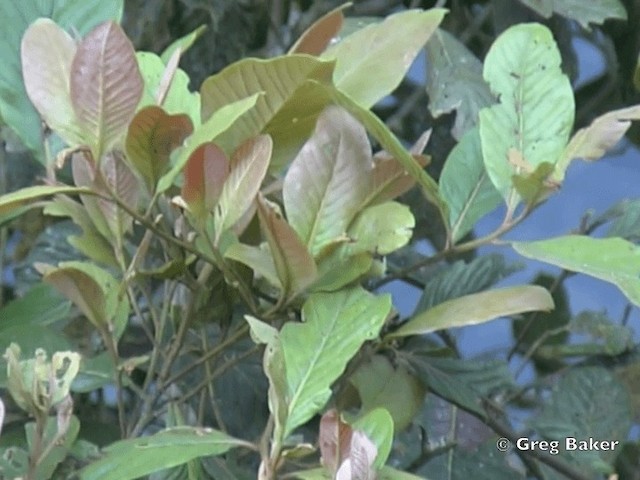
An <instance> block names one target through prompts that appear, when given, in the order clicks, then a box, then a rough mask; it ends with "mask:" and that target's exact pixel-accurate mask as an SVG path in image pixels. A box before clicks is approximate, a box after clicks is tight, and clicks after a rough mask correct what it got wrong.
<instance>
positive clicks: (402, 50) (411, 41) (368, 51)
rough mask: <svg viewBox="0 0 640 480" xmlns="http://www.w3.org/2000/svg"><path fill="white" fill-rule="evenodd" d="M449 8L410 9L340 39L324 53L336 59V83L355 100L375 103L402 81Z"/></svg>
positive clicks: (365, 103) (366, 106)
mask: <svg viewBox="0 0 640 480" xmlns="http://www.w3.org/2000/svg"><path fill="white" fill-rule="evenodd" d="M445 13H446V10H443V9H431V10H427V11H421V10H408V11H404V12H400V13H396V14H393V15H390V16H388V17H387V18H385V19H384V20H383V21H382V22H380V23H378V24H375V25H369V26H367V27H365V28H363V29H361V30H358V31H357V32H355V33H353V34H351V35H349V36H348V37H346V38H344V39H343V40H341V41H340V42H339V43H338V44H336V45H334V46H332V47H330V48H329V49H327V51H326V52H325V53H324V55H323V58H327V59H335V60H336V69H335V71H334V73H333V81H334V84H335V85H336V86H337V87H338V89H340V90H341V91H342V92H344V93H346V94H347V95H348V96H349V97H351V98H352V99H353V100H354V101H355V102H356V103H358V104H359V105H362V106H363V107H365V108H369V107H371V106H373V105H374V104H375V103H376V102H377V101H378V100H380V99H382V98H383V97H384V96H386V95H388V94H389V93H390V92H391V91H392V90H394V89H395V88H396V87H397V86H398V85H399V84H400V81H401V80H402V78H403V77H404V75H405V74H406V72H407V70H409V67H410V66H411V64H412V63H413V60H414V59H415V57H416V55H418V53H419V52H420V50H421V49H422V47H423V46H424V44H425V43H426V42H427V40H428V39H429V37H430V36H431V34H432V33H433V32H434V31H435V29H436V28H437V27H438V25H439V24H440V22H441V21H442V18H443V17H444V14H445Z"/></svg>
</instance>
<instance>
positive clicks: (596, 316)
mask: <svg viewBox="0 0 640 480" xmlns="http://www.w3.org/2000/svg"><path fill="white" fill-rule="evenodd" d="M571 330H572V331H573V332H575V333H578V334H586V335H589V336H590V337H591V338H593V339H594V340H600V341H601V344H602V347H603V349H602V352H603V353H604V354H606V355H612V356H615V355H620V354H622V353H624V352H625V351H628V350H631V349H632V348H633V345H634V342H633V330H631V329H630V328H629V327H628V326H626V325H619V324H617V323H614V322H613V321H611V319H610V318H608V317H607V315H605V314H604V313H603V312H590V311H584V312H580V313H579V314H578V315H577V316H576V317H575V318H574V319H573V320H572V322H571Z"/></svg>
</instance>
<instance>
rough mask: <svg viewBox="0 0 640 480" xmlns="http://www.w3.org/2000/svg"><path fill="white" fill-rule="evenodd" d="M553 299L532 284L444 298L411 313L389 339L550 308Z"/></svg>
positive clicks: (543, 290) (546, 292) (545, 291)
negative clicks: (443, 300) (426, 307)
mask: <svg viewBox="0 0 640 480" xmlns="http://www.w3.org/2000/svg"><path fill="white" fill-rule="evenodd" d="M552 308H553V299H552V298H551V295H550V294H549V292H548V291H547V290H545V289H544V288H542V287H539V286H536V285H525V286H520V287H507V288H501V289H496V290H489V291H486V292H481V293H475V294H472V295H465V296H463V297H458V298H456V299H454V300H448V301H446V302H444V303H440V304H438V305H436V306H435V307H433V308H431V309H429V310H426V311H424V312H422V313H419V314H417V315H415V316H414V317H413V318H411V319H410V320H409V321H408V322H407V323H405V324H404V325H403V326H401V327H400V328H399V329H398V330H396V331H395V332H392V333H390V334H389V335H388V337H389V338H393V337H405V336H407V335H418V334H425V333H431V332H435V331H437V330H442V329H445V328H456V327H463V326H466V325H477V324H479V323H484V322H488V321H490V320H494V319H496V318H499V317H504V316H508V315H513V314H516V313H524V312H531V311H536V310H551V309H552Z"/></svg>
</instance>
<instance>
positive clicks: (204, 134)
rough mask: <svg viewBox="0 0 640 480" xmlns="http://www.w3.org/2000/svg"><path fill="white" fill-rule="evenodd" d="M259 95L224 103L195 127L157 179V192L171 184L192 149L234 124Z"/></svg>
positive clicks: (253, 104)
mask: <svg viewBox="0 0 640 480" xmlns="http://www.w3.org/2000/svg"><path fill="white" fill-rule="evenodd" d="M259 97H260V94H259V93H256V94H255V95H252V96H250V97H247V98H243V99H242V100H239V101H237V102H234V103H230V104H228V105H225V106H224V107H222V108H220V109H219V110H217V111H216V112H215V113H214V114H213V115H212V116H211V118H209V119H208V120H207V121H206V122H204V123H203V124H202V125H200V126H198V127H196V129H195V131H194V132H193V134H192V135H191V136H190V137H188V138H187V140H186V142H185V145H184V147H182V149H181V150H180V152H179V153H178V154H177V159H176V162H175V164H174V165H173V167H172V168H171V170H169V171H168V172H167V173H165V174H164V175H163V176H162V177H161V178H160V180H159V181H158V192H164V191H165V190H166V189H168V188H169V187H170V186H171V185H172V184H173V182H174V180H175V179H176V177H177V176H178V175H179V174H180V172H182V169H183V168H184V166H185V165H186V164H187V162H188V161H189V157H191V154H192V153H193V152H194V151H196V150H197V149H198V148H199V147H200V146H201V145H202V144H204V143H206V142H210V141H212V140H214V139H215V138H217V137H218V135H220V134H221V133H222V132H224V131H225V130H227V129H229V128H231V127H232V126H234V125H235V124H236V122H237V121H238V119H239V118H241V117H242V115H243V114H245V113H246V112H248V111H250V110H251V109H252V108H254V106H255V105H256V101H257V100H258V98H259Z"/></svg>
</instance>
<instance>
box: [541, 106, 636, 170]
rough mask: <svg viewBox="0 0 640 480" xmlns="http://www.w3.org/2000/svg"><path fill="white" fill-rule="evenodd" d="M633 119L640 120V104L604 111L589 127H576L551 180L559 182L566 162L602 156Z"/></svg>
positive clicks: (622, 134) (624, 131)
mask: <svg viewBox="0 0 640 480" xmlns="http://www.w3.org/2000/svg"><path fill="white" fill-rule="evenodd" d="M632 120H640V105H634V106H632V107H627V108H622V109H620V110H613V111H611V112H607V113H605V114H604V115H601V116H599V117H598V118H596V119H595V120H594V121H593V122H591V124H590V125H589V126H588V127H585V128H581V129H580V130H578V131H577V132H576V133H575V134H574V135H573V137H571V140H570V141H569V144H568V145H567V146H566V147H565V149H564V151H563V152H562V156H561V157H560V159H559V160H558V163H557V164H556V170H555V172H554V175H553V178H554V180H556V181H558V182H561V181H562V180H563V179H564V175H565V172H566V170H567V168H568V167H569V164H570V163H571V162H572V161H573V160H575V159H576V158H581V159H583V160H585V161H588V162H593V161H595V160H598V159H600V158H601V157H602V156H604V155H605V154H606V153H607V151H609V150H610V149H611V148H613V147H614V146H615V145H616V144H617V143H618V142H619V141H620V139H621V138H622V137H623V136H624V134H625V133H627V130H629V127H631V121H632Z"/></svg>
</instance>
